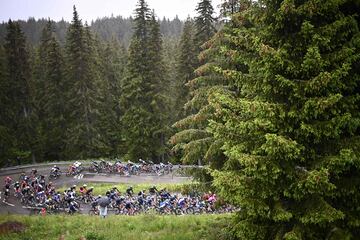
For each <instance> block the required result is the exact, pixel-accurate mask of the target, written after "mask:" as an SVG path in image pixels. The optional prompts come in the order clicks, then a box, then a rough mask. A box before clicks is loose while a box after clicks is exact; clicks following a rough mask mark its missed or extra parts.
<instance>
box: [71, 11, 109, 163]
mask: <svg viewBox="0 0 360 240" xmlns="http://www.w3.org/2000/svg"><path fill="white" fill-rule="evenodd" d="M65 50H66V55H65V59H66V84H65V87H64V88H65V91H66V93H67V96H66V102H67V106H66V114H65V116H66V122H67V131H66V154H67V157H69V158H87V157H96V156H98V155H99V152H101V150H102V149H103V148H104V145H103V143H102V142H101V133H100V132H99V129H98V128H97V121H98V113H99V112H98V107H99V94H98V89H99V88H98V86H99V70H98V66H99V64H98V57H97V54H96V49H95V48H94V39H93V36H92V34H91V32H90V30H89V28H88V27H84V26H83V24H82V22H81V20H80V19H79V16H78V13H77V11H76V8H75V6H74V13H73V20H72V22H71V24H70V26H69V28H68V32H67V36H66V44H65Z"/></svg>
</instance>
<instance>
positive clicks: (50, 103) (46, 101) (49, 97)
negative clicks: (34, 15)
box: [36, 20, 66, 160]
mask: <svg viewBox="0 0 360 240" xmlns="http://www.w3.org/2000/svg"><path fill="white" fill-rule="evenodd" d="M38 56H39V60H38V67H37V69H38V70H37V73H36V74H37V75H38V77H37V81H38V84H37V85H38V88H37V92H38V94H37V95H38V96H39V97H38V101H37V103H38V104H37V105H38V117H39V121H40V122H41V124H42V126H41V130H40V132H41V133H43V135H44V136H43V137H42V139H43V145H44V146H43V151H44V158H45V159H50V160H59V159H62V158H63V152H64V145H65V135H64V129H65V126H66V124H65V94H64V60H63V54H62V50H61V48H60V45H59V43H58V41H57V40H56V38H55V28H54V26H53V23H52V22H51V21H50V20H49V21H48V22H47V24H46V26H45V28H44V29H43V34H42V37H41V44H40V46H39V53H38Z"/></svg>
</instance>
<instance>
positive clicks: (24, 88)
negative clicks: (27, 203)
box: [0, 20, 36, 162]
mask: <svg viewBox="0 0 360 240" xmlns="http://www.w3.org/2000/svg"><path fill="white" fill-rule="evenodd" d="M4 48H5V53H6V54H5V56H6V70H7V71H6V76H5V79H4V80H3V84H2V87H4V88H3V89H2V91H3V94H4V95H3V96H4V98H3V99H2V100H4V103H3V105H4V108H5V109H4V110H3V112H4V115H2V116H1V122H2V124H0V125H3V126H5V128H6V130H5V131H6V132H7V133H8V135H10V136H12V137H11V138H12V139H14V140H15V141H14V144H13V145H12V148H13V149H14V150H13V151H12V152H13V153H14V154H15V155H23V156H24V157H25V156H29V155H31V157H32V161H33V162H35V160H36V158H35V152H34V151H33V145H34V137H33V136H34V135H35V133H34V121H33V101H32V99H33V93H34V84H33V81H32V79H31V74H30V65H29V54H28V50H27V47H26V39H25V36H24V33H23V32H22V30H21V29H20V25H19V23H18V22H13V21H11V20H9V22H8V25H7V35H6V38H5V45H4Z"/></svg>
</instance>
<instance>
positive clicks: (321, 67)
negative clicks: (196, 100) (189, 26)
mask: <svg viewBox="0 0 360 240" xmlns="http://www.w3.org/2000/svg"><path fill="white" fill-rule="evenodd" d="M359 7H360V6H359V4H357V3H356V1H339V0H333V1H326V3H325V2H322V1H311V0H309V1H291V0H290V1H261V2H254V3H253V4H252V6H251V7H250V8H248V9H244V11H242V12H241V13H239V14H238V15H236V16H235V17H234V19H233V21H232V24H233V32H234V33H236V35H234V36H233V37H232V38H231V40H232V43H233V45H234V46H236V47H235V48H229V47H224V48H223V50H224V53H225V54H226V55H228V56H229V57H230V59H231V61H232V62H233V63H234V64H236V65H237V66H238V68H237V69H236V71H234V70H231V69H230V70H229V69H226V68H224V69H223V74H224V76H225V77H228V78H229V79H230V81H231V82H232V83H234V85H235V86H236V87H237V91H236V92H234V93H228V94H216V95H213V97H212V98H211V99H210V102H211V106H212V107H214V109H215V116H216V117H214V119H215V121H212V122H211V124H210V132H211V133H213V135H214V137H215V139H218V140H222V141H224V143H223V145H222V149H223V150H224V152H225V155H226V156H227V158H228V160H227V161H226V163H225V166H224V168H223V169H222V170H221V171H216V172H214V173H213V176H214V178H215V182H214V184H215V186H216V187H217V188H218V189H219V190H221V195H222V196H223V197H224V198H225V199H226V200H228V201H230V202H232V203H234V204H236V205H238V206H241V211H240V212H239V213H238V214H237V216H236V218H235V219H234V224H233V226H232V231H233V234H234V237H235V238H236V239H307V240H308V239H310V240H311V239H334V240H335V239H356V238H358V236H359V234H360V232H359V219H360V218H359V217H360V211H359V208H358V206H359V201H360V195H359V191H358V189H359V186H360V185H359V181H358V179H359V172H360V171H359V170H360V164H359V163H360V160H359V159H360V158H359V156H358V146H359V122H360V121H359V117H360V116H359V106H360V105H359V83H360V75H359V67H358V66H359V62H360V51H359V50H360V49H359V48H360V32H359V17H358V13H359V12H360V8H359Z"/></svg>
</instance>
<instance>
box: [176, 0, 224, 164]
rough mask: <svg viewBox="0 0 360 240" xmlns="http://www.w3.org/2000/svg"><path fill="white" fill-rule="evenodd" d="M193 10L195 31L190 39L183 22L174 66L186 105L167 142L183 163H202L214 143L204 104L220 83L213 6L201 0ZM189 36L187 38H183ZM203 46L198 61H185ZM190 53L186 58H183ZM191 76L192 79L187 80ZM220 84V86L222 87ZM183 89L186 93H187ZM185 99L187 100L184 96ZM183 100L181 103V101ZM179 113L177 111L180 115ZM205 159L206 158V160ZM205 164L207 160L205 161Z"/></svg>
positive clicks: (217, 38) (207, 110)
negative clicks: (179, 76)
mask: <svg viewBox="0 0 360 240" xmlns="http://www.w3.org/2000/svg"><path fill="white" fill-rule="evenodd" d="M196 11H197V12H198V16H197V17H196V18H195V31H194V37H193V39H192V36H191V35H190V34H191V22H190V21H187V25H185V26H186V27H187V28H186V29H184V33H183V39H182V41H181V44H182V45H181V52H180V58H179V63H178V66H179V68H178V72H179V74H184V75H182V76H181V77H182V79H181V80H182V81H179V82H180V84H184V85H183V86H182V88H180V89H181V91H180V97H184V98H186V97H187V98H188V101H187V103H186V104H185V105H184V112H183V113H186V115H185V114H183V115H185V116H183V118H182V119H180V120H178V121H177V122H176V123H175V124H174V127H175V128H176V129H177V133H176V134H175V135H173V136H172V137H171V139H170V143H171V144H172V145H174V147H173V151H174V152H175V153H177V155H181V161H182V162H183V163H187V164H197V163H198V164H202V162H203V159H204V157H205V156H209V158H211V157H210V156H211V155H210V154H207V152H208V150H209V149H213V148H211V147H210V146H212V145H213V144H214V142H213V138H212V137H211V134H209V133H208V132H207V131H206V127H207V122H208V120H209V116H210V114H211V111H212V110H211V109H210V108H209V104H208V101H207V98H208V95H209V94H210V92H212V91H213V90H214V88H216V86H217V85H218V83H219V82H221V80H218V77H220V79H222V78H221V76H220V74H217V73H216V69H215V68H213V66H215V65H214V64H213V61H218V59H217V54H216V52H217V51H216V49H217V48H218V47H219V42H220V41H221V38H219V36H220V34H219V35H216V36H214V37H213V38H212V39H210V38H211V37H212V36H213V34H214V33H215V27H214V25H213V24H214V18H213V17H212V15H213V11H214V10H213V7H212V5H211V1H208V0H202V1H200V2H199V4H198V6H197V8H196ZM186 37H189V38H188V39H185V38H186ZM201 45H204V46H203V47H204V49H203V51H202V52H201V53H200V54H199V57H198V60H197V61H196V62H194V61H189V62H186V61H188V60H189V59H187V57H193V56H194V54H198V48H199V47H200V46H201ZM189 52H192V54H191V55H190V56H187V54H188V53H189ZM199 64H203V65H201V66H200V67H198V68H197V69H196V71H195V72H194V74H192V73H191V71H192V69H195V68H196V66H198V65H199ZM192 76H195V79H190V78H189V77H192ZM222 84H223V83H220V85H222ZM187 88H189V90H190V94H189V93H187ZM188 96H189V97H188ZM184 100H186V99H183V100H182V102H184ZM180 113H181V112H180ZM208 160H209V159H208ZM207 162H208V161H207Z"/></svg>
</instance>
